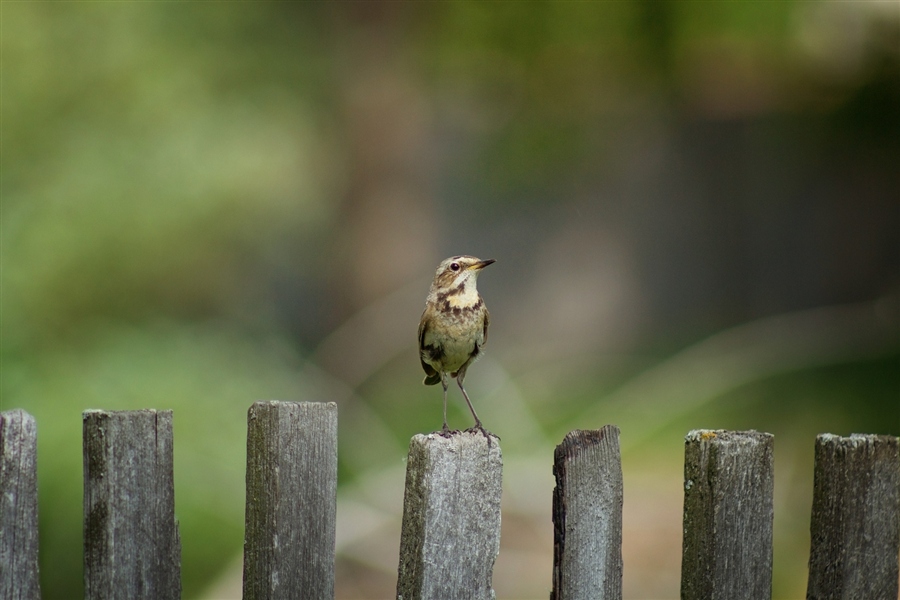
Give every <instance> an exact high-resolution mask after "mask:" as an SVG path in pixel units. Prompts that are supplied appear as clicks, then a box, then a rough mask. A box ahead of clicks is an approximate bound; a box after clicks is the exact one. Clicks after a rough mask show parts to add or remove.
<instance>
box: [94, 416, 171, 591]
mask: <svg viewBox="0 0 900 600" xmlns="http://www.w3.org/2000/svg"><path fill="white" fill-rule="evenodd" d="M83 434H84V593H85V598H89V599H92V600H94V599H107V598H123V599H124V598H127V599H129V600H131V599H139V598H147V599H148V600H150V599H157V600H163V599H169V598H180V597H181V540H180V539H179V536H178V524H177V522H176V521H175V491H174V485H173V480H172V466H173V465H172V411H170V410H166V411H156V410H137V411H117V412H107V411H101V410H87V411H85V412H84V414H83Z"/></svg>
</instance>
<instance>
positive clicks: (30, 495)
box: [0, 409, 41, 600]
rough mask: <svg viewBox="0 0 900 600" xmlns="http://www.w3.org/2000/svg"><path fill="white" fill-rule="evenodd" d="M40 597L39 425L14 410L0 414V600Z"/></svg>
mask: <svg viewBox="0 0 900 600" xmlns="http://www.w3.org/2000/svg"><path fill="white" fill-rule="evenodd" d="M40 597H41V588H40V583H39V581H38V502H37V427H36V425H35V423H34V417H32V416H31V415H29V414H28V413H27V412H25V411H24V410H19V409H16V410H10V411H6V412H3V413H0V598H4V599H8V600H36V599H38V598H40Z"/></svg>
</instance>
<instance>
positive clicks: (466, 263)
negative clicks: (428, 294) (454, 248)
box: [431, 256, 495, 292]
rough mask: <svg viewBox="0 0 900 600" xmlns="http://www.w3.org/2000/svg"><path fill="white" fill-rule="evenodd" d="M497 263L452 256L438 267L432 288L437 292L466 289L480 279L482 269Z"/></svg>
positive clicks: (472, 257) (470, 257)
mask: <svg viewBox="0 0 900 600" xmlns="http://www.w3.org/2000/svg"><path fill="white" fill-rule="evenodd" d="M493 262H495V261H494V259H489V260H481V259H480V258H475V257H474V256H451V257H450V258H448V259H446V260H444V261H443V262H441V264H440V265H438V268H437V271H435V273H434V283H432V285H431V288H432V290H433V291H435V292H441V291H449V290H455V289H464V288H466V287H468V285H469V284H472V286H473V287H474V284H475V281H476V280H477V279H478V273H479V272H481V269H483V268H485V267H486V266H488V265H489V264H491V263H493Z"/></svg>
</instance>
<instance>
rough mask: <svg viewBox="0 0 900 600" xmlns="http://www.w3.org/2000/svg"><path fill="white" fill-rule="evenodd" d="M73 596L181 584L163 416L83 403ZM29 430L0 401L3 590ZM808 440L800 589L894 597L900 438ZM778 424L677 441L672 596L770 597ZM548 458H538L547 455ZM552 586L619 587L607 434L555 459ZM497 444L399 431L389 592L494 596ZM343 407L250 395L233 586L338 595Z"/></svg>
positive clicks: (17, 594)
mask: <svg viewBox="0 0 900 600" xmlns="http://www.w3.org/2000/svg"><path fill="white" fill-rule="evenodd" d="M83 428H84V448H83V450H84V581H85V596H86V598H89V599H101V598H103V599H105V598H126V599H136V598H148V599H167V598H179V597H180V595H181V564H180V556H181V545H180V539H179V535H178V523H177V521H176V520H175V511H174V508H175V505H174V491H173V483H172V443H173V440H172V412H171V411H156V410H140V411H122V412H106V411H97V410H90V411H86V412H85V413H84V415H83ZM36 435H37V432H36V426H35V421H34V419H33V418H32V417H31V416H30V415H29V414H27V413H25V412H24V411H21V410H12V411H8V412H4V413H0V598H3V599H4V600H6V599H11V600H12V599H28V600H31V599H35V598H39V597H40V587H39V583H38V534H37V523H38V515H37V478H36V463H35V450H36V439H37V438H36ZM898 441H900V440H898V438H895V437H890V436H876V435H852V436H850V437H838V436H834V435H828V434H823V435H819V436H818V437H817V438H816V442H815V475H814V490H813V506H812V520H811V525H810V530H811V548H810V559H809V583H808V589H807V598H808V599H826V598H834V599H838V598H841V599H848V598H859V599H867V600H896V599H897V595H898V552H900V444H898ZM772 450H773V437H772V436H771V435H770V434H766V433H758V432H755V431H744V432H735V431H705V430H704V431H692V432H690V433H689V434H688V435H687V437H686V439H685V466H684V539H683V544H682V552H683V555H682V583H681V597H682V598H684V599H691V600H692V599H700V598H704V599H718V598H721V599H727V600H739V599H767V598H770V597H771V589H772V517H773V502H772V492H773V454H772ZM548 459H549V457H548ZM553 473H554V475H555V476H556V488H555V490H554V491H553V515H552V518H553V523H554V539H553V544H554V558H553V581H552V590H553V591H552V593H551V598H552V599H555V600H563V599H581V598H584V599H594V600H596V599H614V598H615V599H617V598H621V597H622V550H621V547H622V468H621V461H620V456H619V430H618V429H617V428H616V427H614V426H612V425H607V426H605V427H603V428H602V429H599V430H593V431H573V432H571V433H569V434H568V435H566V437H565V439H563V441H562V443H561V444H560V445H559V446H558V447H557V448H556V452H555V455H554V460H553ZM501 478H502V457H501V451H500V446H499V444H497V443H494V444H488V443H487V442H486V440H485V438H484V437H483V436H481V435H478V434H460V435H455V436H453V437H451V438H450V439H445V438H442V437H440V436H437V435H433V434H432V435H416V436H415V437H413V439H412V441H411V443H410V449H409V460H408V463H407V474H406V493H405V497H404V506H403V525H402V533H401V539H400V564H399V569H398V583H397V597H398V598H402V599H403V600H412V599H420V598H436V599H441V600H445V599H447V600H450V599H457V598H459V599H463V598H465V599H487V598H493V597H494V592H493V590H492V587H491V576H492V571H493V566H494V561H495V559H496V557H497V555H498V553H499V550H500V489H501ZM336 489H337V407H336V405H335V404H333V403H293V402H257V403H255V404H254V405H253V406H252V407H251V408H250V411H249V415H248V432H247V490H246V492H247V499H246V522H245V526H246V529H245V541H244V598H247V599H255V598H267V599H275V598H290V599H305V598H308V599H313V600H322V599H327V598H333V597H334V548H335V518H336V515H335V513H336V500H335V493H336Z"/></svg>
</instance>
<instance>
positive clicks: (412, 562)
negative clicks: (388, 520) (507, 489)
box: [397, 433, 503, 600]
mask: <svg viewBox="0 0 900 600" xmlns="http://www.w3.org/2000/svg"><path fill="white" fill-rule="evenodd" d="M502 476H503V459H502V456H501V452H500V445H499V444H498V443H497V441H496V440H494V441H492V442H491V443H488V441H487V439H486V438H485V437H484V436H482V435H481V434H480V433H461V434H456V435H453V436H452V437H450V438H444V437H441V436H440V435H437V434H430V435H416V436H413V438H412V440H411V441H410V444H409V460H408V462H407V465H406V492H405V495H404V498H403V526H402V532H401V536H400V567H399V577H398V581H397V598H398V599H399V600H424V599H428V598H441V599H442V600H488V599H492V598H493V597H494V592H493V590H492V589H491V586H492V584H491V579H492V576H493V570H494V561H495V560H496V558H497V554H498V553H499V552H500V491H501V480H502Z"/></svg>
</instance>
